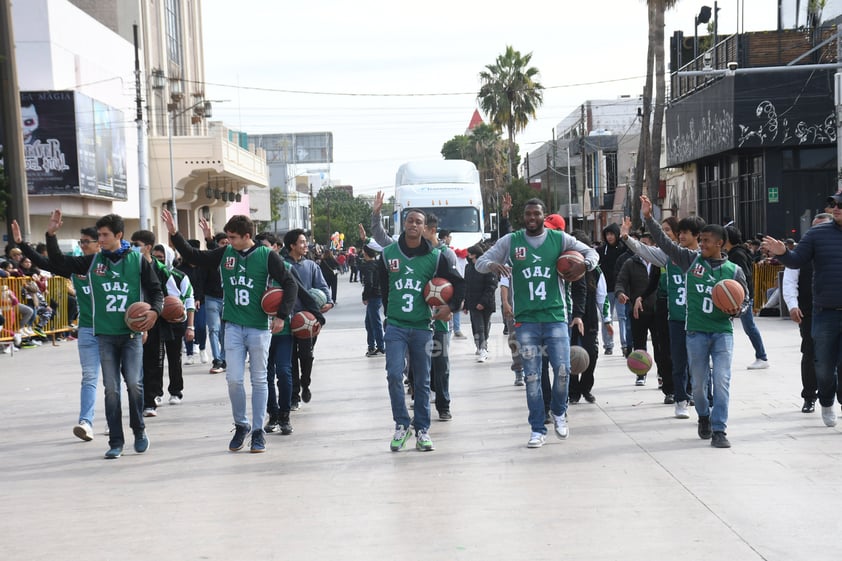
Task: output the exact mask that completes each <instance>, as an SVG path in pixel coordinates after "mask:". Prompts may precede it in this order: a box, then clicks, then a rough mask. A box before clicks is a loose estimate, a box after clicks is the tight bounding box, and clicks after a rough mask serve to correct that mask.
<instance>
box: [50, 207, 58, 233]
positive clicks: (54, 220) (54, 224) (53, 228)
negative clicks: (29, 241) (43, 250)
mask: <svg viewBox="0 0 842 561" xmlns="http://www.w3.org/2000/svg"><path fill="white" fill-rule="evenodd" d="M59 228H61V209H58V208H57V209H55V210H54V211H53V212H51V213H50V221H49V222H48V223H47V233H48V234H50V235H51V236H55V235H56V232H58V229H59Z"/></svg>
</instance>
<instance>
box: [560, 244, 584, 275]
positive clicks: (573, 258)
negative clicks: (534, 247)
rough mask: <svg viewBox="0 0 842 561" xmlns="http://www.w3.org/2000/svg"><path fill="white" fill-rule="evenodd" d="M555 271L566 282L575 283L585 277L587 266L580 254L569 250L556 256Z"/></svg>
mask: <svg viewBox="0 0 842 561" xmlns="http://www.w3.org/2000/svg"><path fill="white" fill-rule="evenodd" d="M555 270H556V271H558V274H559V275H561V278H563V279H564V280H566V281H567V282H575V281H577V280H579V279H580V278H582V277H583V276H585V273H586V272H587V270H588V266H587V264H586V263H585V258H584V257H583V256H582V254H581V253H579V252H578V251H575V250H573V249H571V250H569V251H565V252H564V253H562V254H561V255H559V256H558V259H557V260H556V262H555Z"/></svg>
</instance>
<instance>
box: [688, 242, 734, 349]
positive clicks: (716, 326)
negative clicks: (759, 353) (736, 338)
mask: <svg viewBox="0 0 842 561" xmlns="http://www.w3.org/2000/svg"><path fill="white" fill-rule="evenodd" d="M736 274H737V266H736V265H735V264H734V263H732V262H730V261H725V263H723V264H722V266H721V267H720V268H718V269H713V268H712V267H711V265H710V263H709V262H708V261H706V260H705V259H703V258H702V256H701V254H700V255H699V256H698V257H696V260H695V261H694V262H693V264H692V265H691V266H690V268H689V269H688V270H687V275H686V281H685V282H686V285H687V323H686V326H687V331H701V332H703V333H733V332H734V327H733V326H732V325H731V316H729V315H728V314H726V313H725V312H723V311H721V310H720V309H719V308H717V307H716V306H714V305H713V298H712V296H711V293H712V292H713V286H714V285H715V284H716V283H718V282H719V281H721V280H723V279H733V278H734V277H735V276H736Z"/></svg>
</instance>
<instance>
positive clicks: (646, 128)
mask: <svg viewBox="0 0 842 561" xmlns="http://www.w3.org/2000/svg"><path fill="white" fill-rule="evenodd" d="M677 2H678V0H647V10H648V20H649V47H648V49H647V52H646V83H645V85H644V86H643V122H642V123H641V131H640V143H639V146H638V151H637V161H636V165H635V173H634V181H633V182H632V187H633V188H634V189H633V191H632V193H633V196H634V199H633V200H632V201H631V204H632V208H633V209H634V210H633V212H632V219H633V221H634V222H635V223H636V224H638V223H639V222H640V218H639V216H640V200H639V195H641V194H642V193H643V186H646V194H647V196H648V197H649V199H650V200H652V201H653V203H654V202H655V201H657V199H658V185H659V183H660V180H661V131H662V129H663V125H664V105H665V99H666V84H665V81H664V69H665V64H664V12H665V11H666V10H668V9H670V8H672V7H674V6H675V5H676V3H677ZM653 82H654V83H655V86H654V88H655V104H654V108H653V106H652V89H653ZM650 123H651V130H650Z"/></svg>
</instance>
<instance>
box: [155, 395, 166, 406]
mask: <svg viewBox="0 0 842 561" xmlns="http://www.w3.org/2000/svg"><path fill="white" fill-rule="evenodd" d="M162 403H164V397H163V396H161V395H156V396H155V405H161V404H162Z"/></svg>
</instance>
